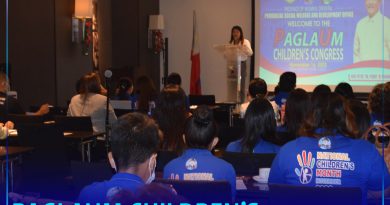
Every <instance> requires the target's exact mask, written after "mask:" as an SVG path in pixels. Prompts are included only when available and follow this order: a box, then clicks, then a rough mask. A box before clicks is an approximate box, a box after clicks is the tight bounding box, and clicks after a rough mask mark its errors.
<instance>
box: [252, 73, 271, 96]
mask: <svg viewBox="0 0 390 205" xmlns="http://www.w3.org/2000/svg"><path fill="white" fill-rule="evenodd" d="M248 92H249V95H250V96H251V97H252V98H255V97H264V96H265V95H266V94H267V92H268V91H267V83H266V82H265V81H264V80H263V79H261V78H255V79H253V80H251V82H250V83H249V88H248Z"/></svg>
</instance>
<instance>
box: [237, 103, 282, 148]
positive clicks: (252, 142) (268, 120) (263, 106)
mask: <svg viewBox="0 0 390 205" xmlns="http://www.w3.org/2000/svg"><path fill="white" fill-rule="evenodd" d="M244 121H245V135H244V138H243V139H242V140H241V145H242V150H241V151H242V152H244V153H252V152H253V149H254V147H255V146H256V144H257V143H258V142H259V141H260V140H264V139H265V140H268V141H272V140H273V139H274V138H275V136H276V120H275V113H274V109H273V108H272V105H271V103H270V102H269V101H268V100H267V99H265V98H256V99H254V100H252V101H251V103H250V104H249V106H248V109H247V110H246V112H245V117H244Z"/></svg>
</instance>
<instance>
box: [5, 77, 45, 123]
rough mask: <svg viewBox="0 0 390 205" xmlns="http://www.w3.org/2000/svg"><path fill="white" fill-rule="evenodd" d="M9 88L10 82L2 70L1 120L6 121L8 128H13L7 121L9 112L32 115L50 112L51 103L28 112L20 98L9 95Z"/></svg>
mask: <svg viewBox="0 0 390 205" xmlns="http://www.w3.org/2000/svg"><path fill="white" fill-rule="evenodd" d="M8 90H9V83H8V79H7V76H6V74H5V73H2V72H0V121H1V122H6V123H5V125H6V127H8V128H12V127H13V126H10V125H13V124H12V123H9V122H7V120H8V116H7V115H8V114H30V115H44V114H47V113H48V112H49V105H48V104H43V105H42V106H41V107H40V109H39V110H38V111H37V112H35V113H26V112H25V111H24V109H23V108H22V106H21V105H20V104H19V102H18V100H17V99H16V98H14V97H12V96H9V95H7V91H8Z"/></svg>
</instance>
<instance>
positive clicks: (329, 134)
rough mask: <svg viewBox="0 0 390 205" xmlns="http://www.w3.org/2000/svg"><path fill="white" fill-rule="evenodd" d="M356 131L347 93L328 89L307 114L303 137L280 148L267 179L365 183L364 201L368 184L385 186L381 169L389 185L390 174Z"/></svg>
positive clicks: (371, 187) (320, 184)
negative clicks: (343, 94)
mask: <svg viewBox="0 0 390 205" xmlns="http://www.w3.org/2000/svg"><path fill="white" fill-rule="evenodd" d="M357 134H358V133H357V129H356V125H355V122H354V117H353V113H352V112H351V111H350V110H349V107H348V106H347V104H346V101H345V99H344V98H343V97H341V96H340V95H338V94H336V93H331V94H324V95H323V96H322V98H321V100H319V101H318V103H316V104H315V106H314V107H313V108H312V109H311V111H310V113H309V114H308V116H307V118H306V119H305V122H304V124H303V125H302V127H301V137H299V138H297V139H296V140H294V141H291V142H289V143H287V144H286V145H284V146H283V147H282V148H281V149H280V151H279V153H278V154H277V156H276V158H275V159H274V161H273V163H272V167H271V171H270V175H269V179H268V182H269V183H270V184H291V185H302V186H317V187H338V186H340V187H360V188H361V189H362V193H363V201H365V197H366V195H367V190H376V191H379V190H381V188H382V175H383V177H384V178H383V182H384V186H385V187H388V186H389V185H390V175H389V173H388V170H387V168H386V165H385V163H384V160H383V158H382V157H381V156H380V155H379V152H378V151H377V150H376V148H375V147H374V145H373V144H371V143H370V142H368V141H366V140H362V139H358V135H357ZM308 197H309V196H308Z"/></svg>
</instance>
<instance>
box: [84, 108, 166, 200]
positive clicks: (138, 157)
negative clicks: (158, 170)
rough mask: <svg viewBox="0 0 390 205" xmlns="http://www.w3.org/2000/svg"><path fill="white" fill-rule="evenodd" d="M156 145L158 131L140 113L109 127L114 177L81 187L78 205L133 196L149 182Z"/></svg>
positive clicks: (128, 115) (126, 116) (154, 161)
mask: <svg viewBox="0 0 390 205" xmlns="http://www.w3.org/2000/svg"><path fill="white" fill-rule="evenodd" d="M159 143H160V136H159V129H158V126H157V125H156V123H155V122H154V121H153V120H152V119H150V118H149V117H147V116H146V115H144V114H140V113H129V114H126V115H124V116H122V117H120V118H119V119H118V121H117V122H116V123H115V124H114V126H113V130H112V133H111V150H112V152H111V153H109V154H108V158H109V161H110V164H111V167H112V168H114V169H115V170H116V171H117V173H116V174H115V175H114V176H113V177H112V178H111V179H110V180H108V181H104V182H96V183H93V184H91V185H89V186H87V187H85V188H84V189H83V190H82V191H81V193H80V196H79V199H78V202H81V203H87V202H88V203H91V204H95V203H103V202H109V201H110V199H112V197H114V196H115V194H117V193H118V192H119V191H121V190H127V191H132V192H133V191H136V190H137V189H139V188H141V187H143V186H144V185H145V183H146V184H148V183H150V182H151V181H153V179H154V176H155V175H154V169H155V167H156V157H157V154H156V152H157V149H158V145H159Z"/></svg>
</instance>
